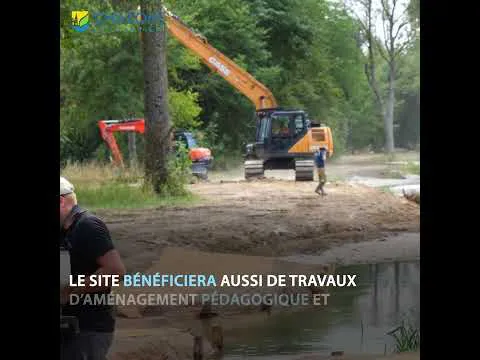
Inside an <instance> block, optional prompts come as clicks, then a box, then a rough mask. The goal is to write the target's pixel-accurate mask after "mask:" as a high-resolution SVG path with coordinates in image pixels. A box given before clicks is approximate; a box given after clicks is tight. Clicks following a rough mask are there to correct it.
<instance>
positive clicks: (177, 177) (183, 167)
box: [159, 143, 192, 197]
mask: <svg viewBox="0 0 480 360" xmlns="http://www.w3.org/2000/svg"><path fill="white" fill-rule="evenodd" d="M167 166H168V177H167V181H166V182H165V184H164V185H163V187H162V188H161V190H160V193H159V195H160V196H162V197H178V196H187V195H188V194H189V192H188V190H187V189H186V187H185V185H187V184H188V183H189V182H190V180H191V177H192V175H191V166H192V162H191V161H190V158H189V156H188V150H187V149H186V147H185V145H184V144H182V143H179V144H178V147H177V151H176V153H175V154H173V153H172V154H170V156H169V159H168V165H167Z"/></svg>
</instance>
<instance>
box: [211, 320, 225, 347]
mask: <svg viewBox="0 0 480 360" xmlns="http://www.w3.org/2000/svg"><path fill="white" fill-rule="evenodd" d="M212 346H213V348H214V349H215V350H217V351H218V352H220V353H221V352H223V330H222V327H221V326H220V325H214V326H212Z"/></svg>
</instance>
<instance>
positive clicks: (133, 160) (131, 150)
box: [128, 132, 137, 168]
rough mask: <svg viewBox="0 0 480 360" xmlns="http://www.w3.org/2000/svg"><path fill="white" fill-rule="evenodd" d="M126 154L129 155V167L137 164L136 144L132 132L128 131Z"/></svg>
mask: <svg viewBox="0 0 480 360" xmlns="http://www.w3.org/2000/svg"><path fill="white" fill-rule="evenodd" d="M128 154H129V157H130V167H132V168H134V167H136V166H137V144H136V137H135V133H134V132H129V133H128Z"/></svg>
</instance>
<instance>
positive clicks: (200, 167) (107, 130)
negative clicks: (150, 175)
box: [98, 119, 213, 179]
mask: <svg viewBox="0 0 480 360" xmlns="http://www.w3.org/2000/svg"><path fill="white" fill-rule="evenodd" d="M98 127H99V128H100V134H101V136H102V139H103V140H104V141H105V143H106V144H107V146H108V148H109V149H110V152H111V154H112V160H113V163H114V164H115V165H117V166H119V167H123V166H124V163H123V157H122V153H121V151H120V148H119V147H118V144H117V141H116V139H115V136H114V133H115V132H136V133H139V134H144V133H145V121H144V119H129V120H100V121H98ZM173 134H174V139H175V142H177V143H183V145H184V146H185V148H186V149H187V150H188V156H189V158H190V160H191V162H192V174H193V175H195V176H198V177H199V178H201V179H207V178H208V169H209V168H210V167H211V165H212V163H213V156H212V153H211V151H210V149H207V148H203V147H199V146H198V145H197V142H196V140H195V137H194V136H193V134H192V133H191V132H189V131H186V130H181V129H178V130H175V131H174V132H173Z"/></svg>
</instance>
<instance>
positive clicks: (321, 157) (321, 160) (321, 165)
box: [315, 145, 327, 196]
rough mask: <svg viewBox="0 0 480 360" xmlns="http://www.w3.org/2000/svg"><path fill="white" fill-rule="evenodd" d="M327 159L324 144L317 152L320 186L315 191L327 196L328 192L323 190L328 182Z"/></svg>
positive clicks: (316, 161) (316, 160)
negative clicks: (326, 172)
mask: <svg viewBox="0 0 480 360" xmlns="http://www.w3.org/2000/svg"><path fill="white" fill-rule="evenodd" d="M326 159H327V149H326V148H325V146H324V145H322V146H320V148H319V149H318V150H317V151H316V152H315V165H316V166H317V173H318V186H317V188H316V189H315V192H316V193H317V194H318V195H322V196H325V195H327V193H326V192H325V191H324V190H323V186H324V185H325V183H326V182H327V176H326V174H325V161H326Z"/></svg>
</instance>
